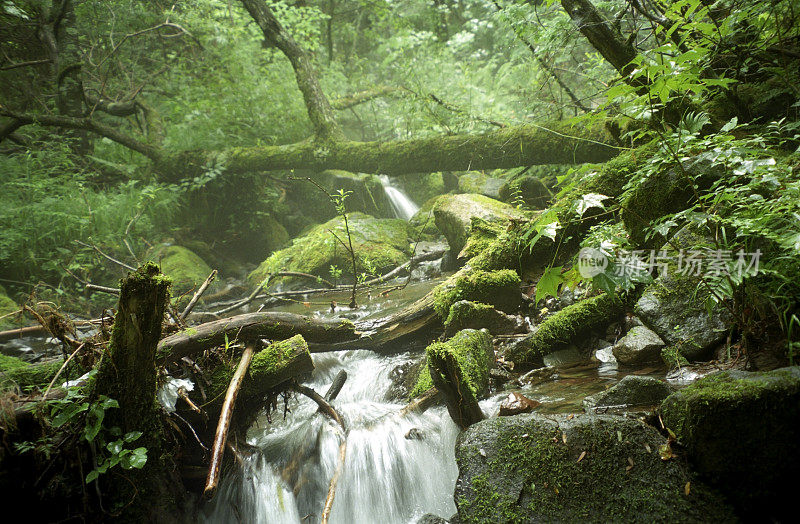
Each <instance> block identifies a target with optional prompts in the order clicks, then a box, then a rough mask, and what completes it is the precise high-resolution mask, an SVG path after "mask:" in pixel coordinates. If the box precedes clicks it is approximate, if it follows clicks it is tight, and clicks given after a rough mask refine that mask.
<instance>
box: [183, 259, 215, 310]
mask: <svg viewBox="0 0 800 524" xmlns="http://www.w3.org/2000/svg"><path fill="white" fill-rule="evenodd" d="M216 276H217V270H216V269H214V270H212V271H211V274H210V275H208V277H206V279H205V281H204V282H203V283H202V284H200V287H199V288H198V289H197V291H196V292H195V294H194V296H193V297H192V299H191V300H190V301H189V303H188V304H186V307H185V308H184V309H183V311H181V314H180V316H179V317H178V318H180V320H181V322H183V321H184V320H186V317H187V316H189V313H191V312H192V309H194V306H195V304H197V301H198V300H200V297H201V296H203V293H205V292H206V289H208V286H210V285H211V283H212V282H213V281H214V278H216Z"/></svg>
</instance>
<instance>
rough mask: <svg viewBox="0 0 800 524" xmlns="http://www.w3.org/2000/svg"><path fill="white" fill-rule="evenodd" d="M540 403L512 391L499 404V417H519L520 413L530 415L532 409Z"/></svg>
mask: <svg viewBox="0 0 800 524" xmlns="http://www.w3.org/2000/svg"><path fill="white" fill-rule="evenodd" d="M541 405H542V403H541V402H539V401H538V400H533V399H530V398H528V397H526V396H525V395H523V394H521V393H517V392H516V391H513V392H511V393H509V394H508V396H507V397H506V399H505V400H504V401H503V403H502V404H500V413H499V415H500V416H501V417H508V416H511V415H519V414H520V413H530V412H531V411H533V410H534V409H536V408H538V407H539V406H541Z"/></svg>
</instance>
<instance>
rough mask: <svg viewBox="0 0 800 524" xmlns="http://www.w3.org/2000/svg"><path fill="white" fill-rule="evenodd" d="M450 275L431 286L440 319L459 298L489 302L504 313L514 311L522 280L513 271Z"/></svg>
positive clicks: (501, 270) (519, 302)
mask: <svg viewBox="0 0 800 524" xmlns="http://www.w3.org/2000/svg"><path fill="white" fill-rule="evenodd" d="M454 277H455V278H451V279H448V280H446V281H445V282H443V283H441V284H439V285H438V286H437V287H436V288H435V289H434V290H433V300H434V309H435V310H436V313H437V314H438V315H439V318H440V319H442V321H443V322H444V321H445V320H446V319H447V317H448V316H449V315H450V307H451V306H452V305H453V304H455V303H456V302H458V301H459V300H470V301H473V302H480V303H482V304H489V305H491V306H492V307H494V308H496V309H499V310H501V311H505V312H506V313H513V312H515V311H516V310H517V309H518V308H519V306H520V305H521V304H522V293H521V291H520V284H521V282H522V281H521V280H520V278H519V275H517V273H516V271H512V270H510V269H500V270H497V271H481V270H469V271H463V272H460V273H459V274H457V275H454Z"/></svg>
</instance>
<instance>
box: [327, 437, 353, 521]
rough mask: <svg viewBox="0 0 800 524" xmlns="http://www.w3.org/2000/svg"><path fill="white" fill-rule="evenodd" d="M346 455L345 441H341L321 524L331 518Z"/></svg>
mask: <svg viewBox="0 0 800 524" xmlns="http://www.w3.org/2000/svg"><path fill="white" fill-rule="evenodd" d="M346 453H347V440H346V439H343V440H342V442H341V444H339V462H337V463H336V471H334V472H333V476H332V477H331V482H330V484H328V496H327V497H326V498H325V508H324V509H323V510H322V524H328V519H330V516H331V509H332V508H333V497H334V496H335V495H336V484H338V483H339V477H340V476H341V475H342V470H343V469H344V459H345V455H346Z"/></svg>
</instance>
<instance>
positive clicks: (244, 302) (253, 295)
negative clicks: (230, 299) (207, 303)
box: [213, 282, 264, 315]
mask: <svg viewBox="0 0 800 524" xmlns="http://www.w3.org/2000/svg"><path fill="white" fill-rule="evenodd" d="M263 288H264V283H263V282H262V283H261V284H259V285H258V286H256V288H255V289H254V290H253V292H252V293H250V294H249V295H248V296H247V298H245V299H243V300H240V301H239V302H236V303H234V304H231V305H230V306H228V307H226V308H223V309H220V310H219V311H214V312H213V313H214V315H222V314H225V313H228V312H230V311H233V310H234V309H239V308H240V307H242V306H246V305H247V304H249V303H250V302H252V301H253V300H255V298H256V296H257V295H258V294H259V293H260V292H261V290H262V289H263Z"/></svg>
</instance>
